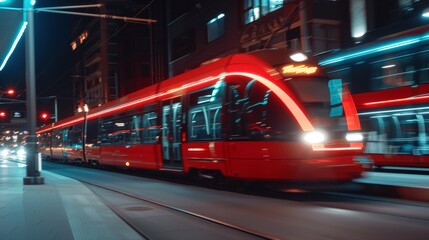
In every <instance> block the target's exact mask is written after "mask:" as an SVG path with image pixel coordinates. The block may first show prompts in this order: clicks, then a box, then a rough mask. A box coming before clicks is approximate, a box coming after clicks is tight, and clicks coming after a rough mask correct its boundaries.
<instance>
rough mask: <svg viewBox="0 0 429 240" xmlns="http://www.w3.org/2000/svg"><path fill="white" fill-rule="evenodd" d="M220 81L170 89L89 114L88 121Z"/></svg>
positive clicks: (213, 78) (212, 79)
mask: <svg viewBox="0 0 429 240" xmlns="http://www.w3.org/2000/svg"><path fill="white" fill-rule="evenodd" d="M218 79H219V76H216V77H208V78H204V79H202V80H199V81H196V82H194V83H189V84H185V85H183V86H182V87H179V88H174V89H170V90H168V91H167V92H162V93H157V94H153V95H151V96H148V97H145V98H141V99H137V100H134V101H132V102H129V103H125V104H121V105H118V106H116V107H113V108H110V109H105V110H102V111H100V112H97V113H93V114H89V113H88V119H93V118H96V117H98V116H101V115H103V114H105V113H109V112H116V111H120V110H122V109H126V108H129V107H133V106H136V105H139V104H143V103H145V102H148V101H150V100H153V99H156V98H160V97H163V96H166V95H169V94H173V93H176V92H179V91H182V90H185V89H188V88H190V87H194V86H198V85H201V84H204V83H208V82H211V81H215V80H218Z"/></svg>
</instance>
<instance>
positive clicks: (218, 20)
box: [207, 13, 225, 42]
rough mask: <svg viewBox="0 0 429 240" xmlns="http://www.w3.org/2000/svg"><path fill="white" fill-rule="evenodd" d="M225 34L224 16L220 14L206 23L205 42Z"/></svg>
mask: <svg viewBox="0 0 429 240" xmlns="http://www.w3.org/2000/svg"><path fill="white" fill-rule="evenodd" d="M224 34H225V14H223V13H221V14H219V15H218V16H217V17H215V18H213V19H211V20H210V21H208V22H207V42H212V41H214V40H216V39H218V38H220V37H222V36H223V35H224Z"/></svg>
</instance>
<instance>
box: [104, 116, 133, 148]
mask: <svg viewBox="0 0 429 240" xmlns="http://www.w3.org/2000/svg"><path fill="white" fill-rule="evenodd" d="M99 135H100V137H99V138H100V139H101V144H102V145H110V144H113V145H125V144H129V143H130V119H129V118H122V119H116V120H114V121H105V122H102V123H101V124H100V134H99Z"/></svg>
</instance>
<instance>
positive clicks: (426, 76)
mask: <svg viewBox="0 0 429 240" xmlns="http://www.w3.org/2000/svg"><path fill="white" fill-rule="evenodd" d="M428 58H429V54H422V55H421V59H424V60H420V61H419V62H421V63H422V64H423V66H422V69H421V70H420V82H421V83H428V82H429V61H426V59H428Z"/></svg>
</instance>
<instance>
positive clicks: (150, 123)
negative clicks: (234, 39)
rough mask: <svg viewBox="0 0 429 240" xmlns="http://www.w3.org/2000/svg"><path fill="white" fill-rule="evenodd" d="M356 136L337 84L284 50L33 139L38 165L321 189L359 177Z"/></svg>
mask: <svg viewBox="0 0 429 240" xmlns="http://www.w3.org/2000/svg"><path fill="white" fill-rule="evenodd" d="M296 57H301V58H298V59H297V58H296ZM294 59H295V60H294ZM360 130H361V129H360V122H359V118H358V115H357V111H356V108H355V106H354V103H353V100H352V98H351V95H350V93H349V92H348V91H347V89H346V88H345V87H344V85H343V84H342V82H341V80H339V79H329V78H328V77H327V75H326V74H325V73H324V71H323V70H322V69H321V68H320V67H319V66H318V65H317V64H315V63H314V62H312V61H311V60H308V59H307V58H306V57H305V55H303V54H296V53H295V54H292V52H290V51H288V50H286V49H285V50H261V51H255V52H253V53H248V54H236V55H231V56H227V57H223V58H220V59H216V60H213V61H211V62H210V63H206V64H203V65H202V66H201V67H199V68H197V69H194V70H191V71H189V72H186V73H184V74H181V75H178V76H176V77H173V78H171V79H168V80H165V81H163V82H161V83H159V84H156V85H153V86H150V87H148V88H145V89H142V90H139V91H137V92H134V93H132V94H129V95H127V96H124V97H122V98H120V99H117V100H115V101H112V102H109V103H106V104H105V105H102V106H100V107H97V108H94V109H90V110H89V112H87V113H80V114H78V115H75V116H73V117H69V118H67V119H64V120H61V121H59V122H56V123H53V124H52V125H49V126H44V127H42V128H40V129H38V131H37V134H38V138H39V152H41V153H42V156H43V157H44V158H52V159H63V160H65V161H79V162H84V163H89V164H100V165H114V166H126V167H131V168H144V169H153V170H166V171H177V172H183V173H186V174H199V175H200V176H206V177H214V176H224V177H228V178H233V179H243V180H254V181H286V182H287V181H304V182H308V181H326V182H327V181H350V180H352V179H355V178H358V177H360V176H361V174H362V172H363V171H364V167H363V165H362V164H361V163H360V162H359V161H358V160H357V159H358V158H357V157H356V156H358V155H359V154H361V153H362V152H363V142H362V134H361V132H360Z"/></svg>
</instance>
